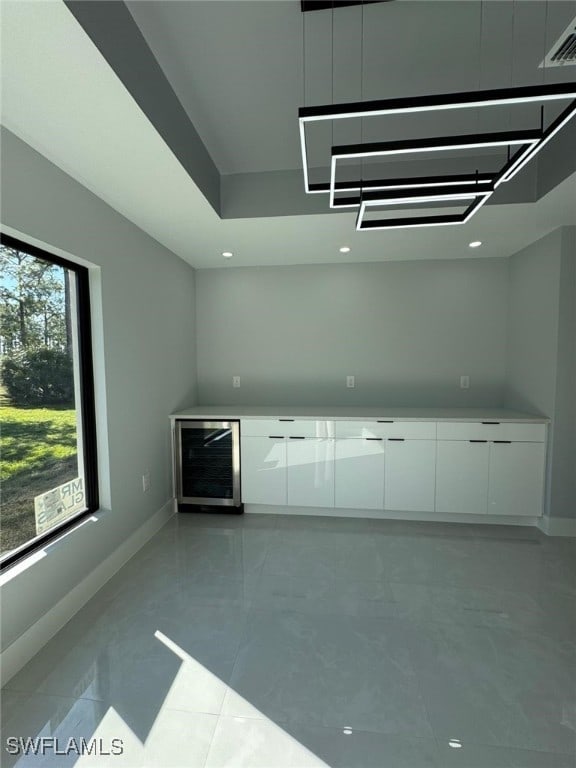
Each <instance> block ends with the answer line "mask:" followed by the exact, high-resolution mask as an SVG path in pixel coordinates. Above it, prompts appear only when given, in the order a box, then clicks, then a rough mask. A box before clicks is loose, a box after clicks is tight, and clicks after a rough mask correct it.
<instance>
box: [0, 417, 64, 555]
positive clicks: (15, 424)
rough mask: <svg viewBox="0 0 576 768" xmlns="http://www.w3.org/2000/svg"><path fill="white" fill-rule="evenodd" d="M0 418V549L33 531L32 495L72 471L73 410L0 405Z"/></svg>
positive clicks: (18, 542)
mask: <svg viewBox="0 0 576 768" xmlns="http://www.w3.org/2000/svg"><path fill="white" fill-rule="evenodd" d="M0 420H1V423H2V426H1V433H0V449H1V459H2V461H1V469H0V480H1V482H2V517H1V529H0V551H2V552H4V551H6V550H9V549H14V548H15V547H18V546H20V545H21V544H23V543H24V542H25V541H27V540H28V539H30V538H32V537H33V536H35V535H36V529H35V517H34V497H35V496H38V495H40V494H41V493H45V492H46V491H49V490H51V489H52V488H56V487H57V486H58V485H62V483H65V482H67V481H68V480H71V479H72V478H74V477H76V476H77V474H78V470H77V463H76V451H77V447H76V411H75V410H73V409H63V408H62V409H60V408H15V407H11V406H3V407H2V408H0Z"/></svg>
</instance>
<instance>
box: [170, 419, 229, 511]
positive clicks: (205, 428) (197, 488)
mask: <svg viewBox="0 0 576 768" xmlns="http://www.w3.org/2000/svg"><path fill="white" fill-rule="evenodd" d="M239 436H240V429H239V423H238V422H237V421H178V422H176V441H177V442H176V446H177V451H178V461H177V473H178V475H177V481H178V501H179V502H181V503H184V504H209V505H212V504H217V505H222V506H237V505H239V504H240V455H239Z"/></svg>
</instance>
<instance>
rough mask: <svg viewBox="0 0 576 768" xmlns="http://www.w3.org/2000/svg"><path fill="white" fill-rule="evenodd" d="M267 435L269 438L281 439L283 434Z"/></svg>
mask: <svg viewBox="0 0 576 768" xmlns="http://www.w3.org/2000/svg"><path fill="white" fill-rule="evenodd" d="M268 437H269V438H270V440H283V439H284V435H268Z"/></svg>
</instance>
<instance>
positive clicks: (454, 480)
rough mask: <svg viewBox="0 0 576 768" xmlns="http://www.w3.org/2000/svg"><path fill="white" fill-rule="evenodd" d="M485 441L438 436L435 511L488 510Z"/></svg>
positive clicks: (479, 511) (472, 511) (471, 512)
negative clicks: (441, 437) (440, 438)
mask: <svg viewBox="0 0 576 768" xmlns="http://www.w3.org/2000/svg"><path fill="white" fill-rule="evenodd" d="M488 449H489V444H488V443H487V442H472V441H469V442H466V441H465V440H439V441H438V443H437V451H438V454H437V460H436V511H437V512H450V513H454V514H462V513H464V514H485V513H486V512H487V511H488Z"/></svg>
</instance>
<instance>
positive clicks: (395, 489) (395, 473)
mask: <svg viewBox="0 0 576 768" xmlns="http://www.w3.org/2000/svg"><path fill="white" fill-rule="evenodd" d="M435 486H436V441H435V440H388V441H387V442H386V481H385V484H384V487H385V496H384V499H385V504H384V506H385V508H386V509H396V510H400V511H403V512H434V504H435V500H434V491H435Z"/></svg>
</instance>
